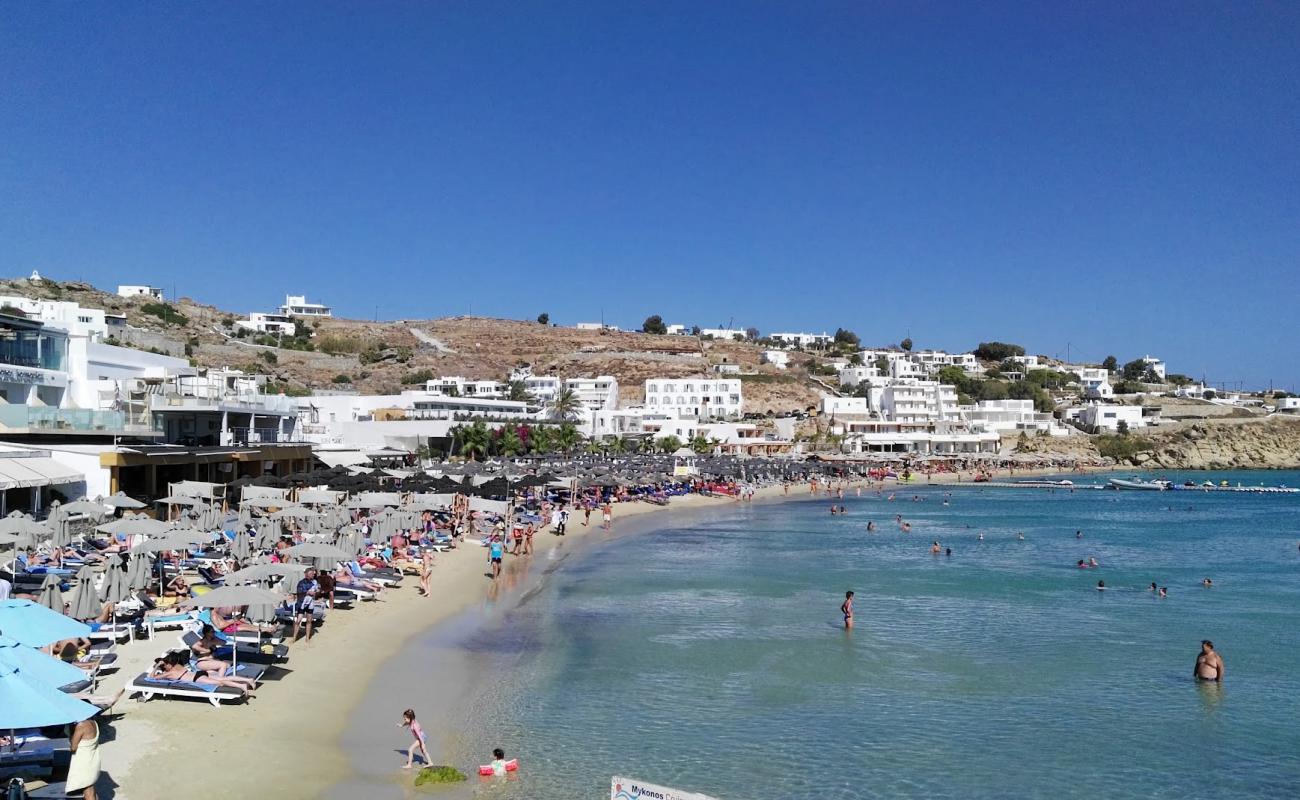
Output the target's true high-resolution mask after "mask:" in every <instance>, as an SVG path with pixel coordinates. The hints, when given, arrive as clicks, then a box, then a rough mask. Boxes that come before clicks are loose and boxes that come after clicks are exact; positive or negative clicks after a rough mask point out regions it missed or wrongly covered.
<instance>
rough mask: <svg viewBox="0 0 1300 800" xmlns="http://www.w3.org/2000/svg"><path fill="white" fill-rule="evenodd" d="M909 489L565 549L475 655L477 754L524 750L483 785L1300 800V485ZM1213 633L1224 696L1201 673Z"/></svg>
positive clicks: (553, 794)
mask: <svg viewBox="0 0 1300 800" xmlns="http://www.w3.org/2000/svg"><path fill="white" fill-rule="evenodd" d="M1168 477H1173V478H1176V479H1179V480H1181V479H1182V478H1183V477H1184V476H1183V475H1176V474H1174V475H1168ZM1186 477H1191V478H1192V479H1194V480H1196V481H1203V480H1206V479H1207V478H1210V479H1213V480H1219V479H1220V478H1228V479H1230V480H1231V481H1232V482H1233V483H1237V482H1244V483H1247V484H1258V483H1260V482H1265V483H1268V484H1270V485H1276V484H1279V483H1280V484H1288V485H1291V486H1300V473H1296V472H1291V473H1286V472H1267V473H1231V474H1223V475H1220V474H1209V473H1191V474H1189V475H1187V476H1186ZM1079 480H1081V481H1089V482H1094V481H1095V482H1101V481H1104V478H1102V477H1093V476H1089V477H1085V478H1082V479H1079ZM805 491H806V489H805ZM889 491H891V490H888V489H887V490H886V494H885V495H884V496H877V495H875V493H874V492H867V491H865V490H864V492H863V496H861V497H855V496H853V495H852V494H850V495H849V496H848V497H846V498H845V500H844V501H843V503H844V505H845V506H847V508H848V513H847V515H844V516H832V515H830V514H829V513H828V508H829V505H830V501H829V500H828V499H825V498H818V499H816V500H807V501H804V502H788V503H767V504H762V503H760V504H755V505H752V506H741V505H736V506H733V507H728V508H726V509H722V510H718V511H711V512H707V513H704V514H700V515H696V516H693V517H688V518H685V519H683V520H681V521H674V520H665V524H666V525H668V527H665V528H663V529H660V530H656V531H653V532H648V533H638V534H635V535H630V536H621V537H620V536H617V535H615V536H614V537H612V539H611V540H609V541H605V542H600V543H596V544H594V545H593V546H591V547H588V548H585V549H584V550H583V551H582V552H580V553H578V554H577V555H575V556H574V557H572V558H570V559H568V561H567V562H566V563H565V564H564V565H563V567H562V568H560V569H557V570H555V571H554V572H553V574H551V575H549V576H548V578H547V579H546V580H545V581H544V582H543V583H542V584H540V586H538V587H537V588H535V589H533V590H532V591H531V592H529V593H528V594H527V595H525V596H524V597H523V598H522V602H519V603H518V604H517V605H512V606H511V608H510V609H509V611H508V613H504V612H503V613H499V614H496V615H494V616H493V620H494V621H493V622H492V623H491V624H489V625H487V626H486V627H483V628H481V629H479V630H478V631H477V632H476V633H473V634H471V635H470V636H469V638H468V639H467V640H466V641H465V642H464V646H465V647H466V648H467V649H468V650H469V652H470V653H472V654H473V657H474V659H475V663H476V664H477V665H478V666H477V668H476V670H477V671H478V672H479V674H480V680H478V681H477V682H476V684H475V686H476V688H475V690H474V693H473V695H472V696H471V697H470V698H468V699H467V700H466V702H465V703H464V704H463V710H462V713H463V714H464V719H462V720H459V721H457V722H456V724H458V725H463V726H464V729H465V731H466V733H465V736H464V741H466V742H474V743H476V746H477V743H483V742H488V741H490V742H495V743H499V744H500V745H501V746H503V747H505V748H506V749H507V750H508V751H509V754H510V755H511V756H518V758H519V759H520V762H521V764H522V765H523V770H522V771H521V776H520V779H519V780H518V781H515V782H512V783H509V784H506V785H496V784H495V783H493V784H492V785H486V786H484V787H481V788H479V789H477V790H476V791H477V793H478V794H480V795H482V796H504V797H521V798H522V797H528V798H565V799H566V800H574V799H576V798H598V797H602V796H608V785H609V779H610V776H611V775H612V774H620V775H628V776H632V777H636V778H640V779H642V780H647V781H651V782H654V783H660V784H666V785H669V786H674V787H678V788H681V789H685V790H691V791H696V792H703V793H706V794H709V795H713V796H716V797H717V798H720V799H721V800H761V799H765V798H790V799H791V800H805V799H806V800H812V799H813V798H817V800H828V799H832V798H862V797H925V798H948V797H952V798H957V797H960V798H995V797H996V798H1003V797H1052V798H1061V797H1105V798H1160V797H1169V798H1189V797H1193V798H1194V797H1214V798H1279V797H1296V796H1300V632H1298V631H1300V549H1298V545H1300V496H1260V495H1244V494H1243V495H1230V494H1222V493H1218V494H1215V493H1203V492H1183V491H1179V492H1115V491H1084V490H1079V491H1074V492H1069V491H1064V490H1054V491H1046V490H1028V489H998V488H984V489H977V488H951V489H945V488H940V487H924V486H917V487H907V488H899V489H897V490H894V491H895V492H896V499H895V500H893V501H890V500H888V499H887V495H888V493H889ZM914 495H915V496H916V497H918V498H920V499H917V500H914V499H912V498H913V496H914ZM945 501H947V504H945ZM899 514H901V515H902V516H903V518H904V519H906V520H908V521H910V522H911V524H912V532H911V533H910V534H908V533H902V532H901V531H900V530H899V527H898V526H897V525H896V524H895V523H894V518H895V515H899ZM868 520H875V522H876V523H877V525H878V531H877V532H876V533H867V532H866V525H867V521H868ZM1076 530H1081V531H1082V532H1083V538H1082V539H1078V538H1076V536H1075V531H1076ZM1018 532H1023V533H1024V536H1025V538H1024V540H1023V541H1021V540H1019V539H1018V538H1017V533H1018ZM981 533H982V534H983V536H984V539H983V541H980V540H979V538H978V536H979V534H981ZM935 540H938V541H940V542H942V544H943V545H944V546H945V547H951V548H952V550H953V553H952V555H951V556H950V557H949V556H938V557H936V556H933V555H930V554H929V553H928V548H929V545H930V544H931V542H933V541H935ZM1088 557H1096V558H1097V560H1098V561H1099V562H1100V564H1101V566H1100V568H1097V569H1086V570H1081V569H1078V568H1076V566H1075V564H1076V562H1077V561H1078V560H1079V559H1080V558H1088ZM1205 577H1210V578H1212V579H1213V581H1214V587H1213V588H1209V589H1207V588H1203V587H1202V586H1201V579H1202V578H1205ZM1098 580H1104V581H1105V583H1106V586H1107V587H1108V588H1107V590H1106V591H1105V592H1099V591H1097V590H1096V589H1095V586H1096V584H1097V582H1098ZM1152 581H1155V582H1157V583H1158V584H1160V585H1162V586H1167V587H1168V589H1169V596H1168V598H1167V599H1164V600H1161V599H1158V598H1157V597H1155V596H1154V595H1153V594H1152V593H1150V592H1148V591H1147V590H1146V587H1147V585H1148V584H1150V583H1151V582H1152ZM846 589H853V590H854V591H855V592H856V594H857V597H856V608H857V626H856V628H855V630H854V631H853V632H852V633H846V632H845V631H844V630H842V627H841V622H840V616H839V612H838V609H839V605H840V602H841V600H842V599H843V594H844V590H846ZM1203 638H1210V639H1213V640H1214V642H1215V644H1216V646H1217V648H1218V649H1219V651H1220V652H1221V653H1222V655H1223V658H1224V660H1225V662H1226V666H1227V669H1226V676H1225V682H1224V683H1223V684H1222V686H1214V685H1198V684H1197V683H1196V682H1194V681H1193V680H1192V679H1191V672H1192V664H1193V660H1194V657H1195V655H1196V653H1197V651H1198V646H1199V642H1200V640H1201V639H1203ZM453 755H455V754H453ZM475 755H476V753H473V752H468V751H467V752H466V753H465V754H463V756H464V757H465V758H467V759H472V758H473V757H474V756H475Z"/></svg>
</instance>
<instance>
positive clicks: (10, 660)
mask: <svg viewBox="0 0 1300 800" xmlns="http://www.w3.org/2000/svg"><path fill="white" fill-rule="evenodd" d="M0 669H17V670H19V671H20V672H22V673H23V674H24V675H26V676H27V677H28V678H30V679H31V680H34V681H37V682H38V683H42V684H44V685H46V686H52V687H54V688H56V689H57V688H59V687H60V686H67V685H68V684H70V683H77V682H79V681H84V680H85V679H86V673H84V672H82V671H81V670H79V669H77V668H76V667H74V666H72V665H71V664H69V663H67V662H66V661H61V660H59V659H57V658H55V657H54V656H49V655H46V654H45V653H42V652H41V651H40V650H37V649H35V648H32V647H28V646H27V645H25V644H19V643H18V640H17V639H11V638H9V637H8V636H0Z"/></svg>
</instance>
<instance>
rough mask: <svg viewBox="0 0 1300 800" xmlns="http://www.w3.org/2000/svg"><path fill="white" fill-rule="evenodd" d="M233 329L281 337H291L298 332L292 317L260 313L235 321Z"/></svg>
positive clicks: (256, 312)
mask: <svg viewBox="0 0 1300 800" xmlns="http://www.w3.org/2000/svg"><path fill="white" fill-rule="evenodd" d="M235 327H236V328H243V329H244V330H248V331H253V332H255V333H275V334H280V335H283V336H293V335H294V334H295V333H297V332H298V325H297V323H295V322H294V321H293V317H290V316H288V315H285V314H264V313H262V312H260V311H254V312H253V313H251V314H249V315H248V319H238V320H235Z"/></svg>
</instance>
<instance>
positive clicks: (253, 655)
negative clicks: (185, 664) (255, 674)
mask: <svg viewBox="0 0 1300 800" xmlns="http://www.w3.org/2000/svg"><path fill="white" fill-rule="evenodd" d="M199 638H200V637H199V634H198V631H195V630H188V631H186V632H184V633H182V634H181V637H180V642H181V644H182V645H183V646H184V647H185V649H186V650H189V649H190V648H192V647H193V646H194V644H195V643H196V642H198V641H199ZM237 646H238V648H239V663H241V664H242V663H244V662H245V661H247V662H248V663H250V664H274V663H279V662H281V661H285V660H287V659H288V658H289V648H288V646H287V645H283V644H271V643H270V642H267V643H266V644H263V645H262V646H261V647H258V646H257V645H252V644H241V645H237ZM230 648H231V645H226V646H225V647H219V648H217V650H216V652H215V653H213V655H215V656H216V657H217V658H221V659H229V658H230V657H231V649H230Z"/></svg>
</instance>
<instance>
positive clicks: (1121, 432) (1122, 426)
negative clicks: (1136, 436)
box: [1115, 420, 1128, 436]
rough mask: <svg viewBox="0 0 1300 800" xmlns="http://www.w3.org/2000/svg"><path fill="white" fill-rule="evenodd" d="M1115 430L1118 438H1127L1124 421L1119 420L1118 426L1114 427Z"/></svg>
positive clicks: (1126, 428)
mask: <svg viewBox="0 0 1300 800" xmlns="http://www.w3.org/2000/svg"><path fill="white" fill-rule="evenodd" d="M1115 430H1116V431H1117V432H1118V433H1119V435H1120V436H1128V422H1127V421H1126V420H1120V421H1119V425H1117V426H1115Z"/></svg>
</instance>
